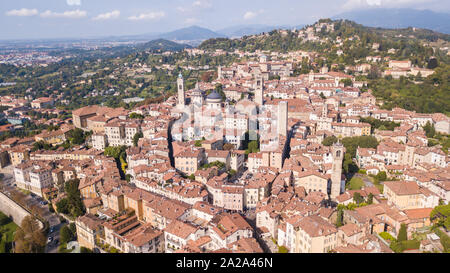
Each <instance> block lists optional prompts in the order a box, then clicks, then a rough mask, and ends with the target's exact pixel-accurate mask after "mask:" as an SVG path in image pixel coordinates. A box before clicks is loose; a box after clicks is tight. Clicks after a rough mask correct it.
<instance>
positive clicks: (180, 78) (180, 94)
mask: <svg viewBox="0 0 450 273" xmlns="http://www.w3.org/2000/svg"><path fill="white" fill-rule="evenodd" d="M177 86H178V106H185V105H186V98H185V94H184V80H183V75H181V73H180V75H178V79H177Z"/></svg>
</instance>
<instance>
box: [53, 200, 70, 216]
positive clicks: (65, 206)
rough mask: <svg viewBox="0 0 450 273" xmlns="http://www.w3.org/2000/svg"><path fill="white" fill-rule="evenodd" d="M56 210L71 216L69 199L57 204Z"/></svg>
mask: <svg viewBox="0 0 450 273" xmlns="http://www.w3.org/2000/svg"><path fill="white" fill-rule="evenodd" d="M56 210H57V211H58V212H59V213H64V214H69V201H68V200H67V198H64V199H61V200H60V201H59V202H57V203H56Z"/></svg>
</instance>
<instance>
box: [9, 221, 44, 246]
mask: <svg viewBox="0 0 450 273" xmlns="http://www.w3.org/2000/svg"><path fill="white" fill-rule="evenodd" d="M14 242H15V252H16V253H41V252H44V248H45V243H46V240H45V235H44V232H43V231H42V229H41V228H40V226H39V222H38V220H37V219H36V218H35V217H33V216H26V217H25V218H24V219H23V220H22V223H21V226H20V227H19V228H17V230H16V233H15V234H14Z"/></svg>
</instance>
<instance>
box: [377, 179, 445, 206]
mask: <svg viewBox="0 0 450 273" xmlns="http://www.w3.org/2000/svg"><path fill="white" fill-rule="evenodd" d="M383 194H384V195H385V197H386V198H387V199H388V204H389V205H394V206H396V207H397V208H398V209H400V210H406V209H420V208H434V207H436V206H437V205H439V197H438V196H437V195H436V194H434V193H432V192H431V191H430V190H428V189H426V188H422V187H420V186H419V185H418V184H417V183H416V182H406V181H395V182H385V183H384V192H383Z"/></svg>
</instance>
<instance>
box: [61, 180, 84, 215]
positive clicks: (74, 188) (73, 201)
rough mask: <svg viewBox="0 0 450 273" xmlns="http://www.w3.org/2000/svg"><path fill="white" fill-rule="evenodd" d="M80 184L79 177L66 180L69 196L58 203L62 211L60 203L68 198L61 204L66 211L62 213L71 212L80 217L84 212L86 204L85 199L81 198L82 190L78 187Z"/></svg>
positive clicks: (66, 189)
mask: <svg viewBox="0 0 450 273" xmlns="http://www.w3.org/2000/svg"><path fill="white" fill-rule="evenodd" d="M79 184H80V180H79V179H73V180H69V181H67V182H66V184H65V185H64V191H65V192H66V194H67V197H66V198H65V199H62V200H61V201H60V202H58V203H57V204H56V207H57V209H58V212H62V211H59V207H58V204H60V203H61V202H63V200H67V201H64V203H63V204H62V205H61V204H60V206H62V208H63V209H64V211H65V212H62V213H64V214H70V215H72V216H73V217H78V216H81V215H83V214H84V205H83V201H82V200H81V193H80V190H79V189H78V185H79ZM66 202H67V203H66Z"/></svg>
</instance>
